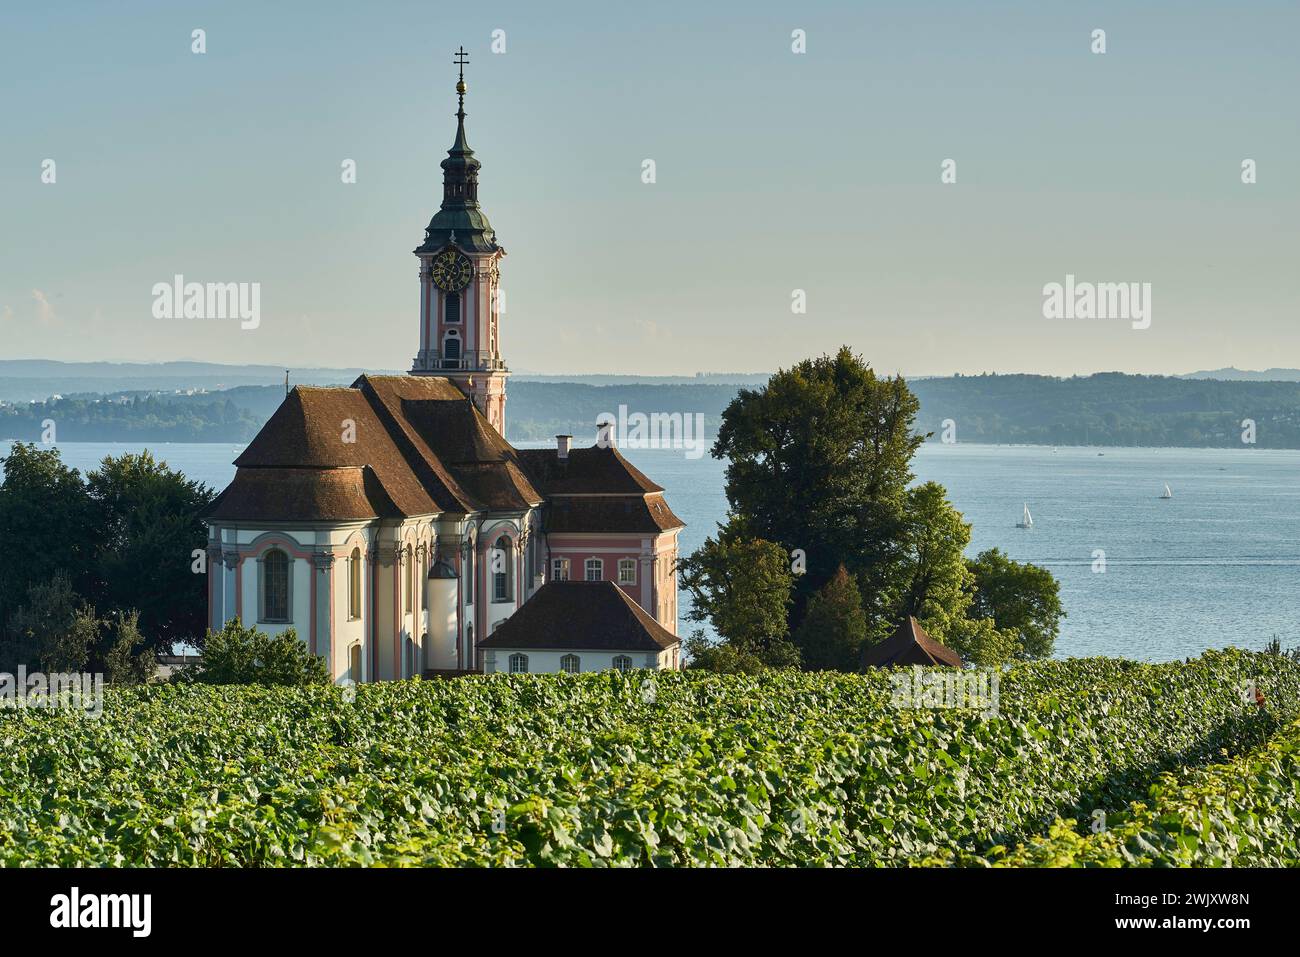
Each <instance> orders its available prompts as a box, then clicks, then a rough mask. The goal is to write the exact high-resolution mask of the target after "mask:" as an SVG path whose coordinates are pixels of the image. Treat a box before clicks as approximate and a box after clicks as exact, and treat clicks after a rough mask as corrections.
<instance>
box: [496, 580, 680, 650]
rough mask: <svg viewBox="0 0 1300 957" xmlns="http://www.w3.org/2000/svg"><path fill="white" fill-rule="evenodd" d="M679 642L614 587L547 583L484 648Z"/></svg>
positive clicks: (657, 646)
mask: <svg viewBox="0 0 1300 957" xmlns="http://www.w3.org/2000/svg"><path fill="white" fill-rule="evenodd" d="M679 641H680V639H679V638H678V637H677V636H676V635H674V634H673V633H672V632H671V631H669V630H668V629H667V628H665V627H664V626H663V625H661V624H659V622H657V621H655V620H654V618H652V617H651V616H650V615H649V614H648V613H647V612H646V611H645V609H644V608H642V607H641V606H640V605H638V604H637V603H636V602H635V601H633V600H632V599H631V598H629V597H628V594H627V592H625V591H623V589H621V588H619V587H618V586H617V585H615V584H614V583H613V582H609V581H600V582H585V581H570V582H558V581H552V582H547V583H546V584H545V585H543V586H542V587H541V588H539V589H538V590H537V593H536V594H535V595H533V597H532V598H530V599H528V601H526V602H524V604H523V607H522V608H520V609H519V610H518V611H516V612H515V613H514V614H513V615H511V616H510V617H509V618H507V619H506V620H505V621H504V622H503V623H502V624H501V626H500V627H499V628H497V630H496V631H494V632H493V633H492V634H491V635H489V636H488V637H487V638H484V639H483V640H482V641H480V642H479V643H478V646H479V647H480V648H534V649H543V648H553V649H555V650H557V651H570V650H572V651H580V650H588V651H663V650H664V649H666V648H671V647H673V646H674V645H676V644H677V643H678V642H679Z"/></svg>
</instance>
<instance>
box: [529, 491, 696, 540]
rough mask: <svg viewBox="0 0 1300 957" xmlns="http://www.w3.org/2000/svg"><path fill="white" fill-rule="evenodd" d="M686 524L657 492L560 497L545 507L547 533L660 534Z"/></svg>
mask: <svg viewBox="0 0 1300 957" xmlns="http://www.w3.org/2000/svg"><path fill="white" fill-rule="evenodd" d="M685 526H686V523H685V522H683V521H682V520H681V519H680V518H678V517H677V516H676V515H674V514H673V511H672V509H670V508H669V507H668V503H667V502H665V501H664V497H663V496H662V495H660V494H659V493H655V494H654V495H640V496H637V495H593V496H590V497H588V496H580V495H573V496H568V495H565V496H559V497H557V498H553V499H551V500H550V502H549V503H548V504H547V506H546V515H545V526H544V527H545V529H546V531H548V532H642V533H645V534H649V535H657V534H658V533H660V532H666V531H669V530H670V529H674V528H684V527H685Z"/></svg>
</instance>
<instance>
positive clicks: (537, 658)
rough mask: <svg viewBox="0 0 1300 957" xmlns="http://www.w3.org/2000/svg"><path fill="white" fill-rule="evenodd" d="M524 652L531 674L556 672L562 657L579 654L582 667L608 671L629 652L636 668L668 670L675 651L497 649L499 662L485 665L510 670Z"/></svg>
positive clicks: (583, 668)
mask: <svg viewBox="0 0 1300 957" xmlns="http://www.w3.org/2000/svg"><path fill="white" fill-rule="evenodd" d="M516 653H522V654H525V655H527V656H528V672H529V674H554V673H556V672H559V671H560V670H561V669H560V659H561V658H563V657H564V656H565V655H570V654H572V655H577V656H578V657H579V658H580V659H582V660H581V670H582V671H584V672H586V671H606V670H608V669H610V668H613V667H614V659H615V658H616V657H618V656H619V655H626V656H627V657H629V658H631V659H632V667H633V668H655V669H666V668H670V667H672V652H671V650H669V651H661V652H659V653H658V654H654V653H652V652H649V653H648V652H644V651H538V650H536V649H530V648H513V649H505V648H495V649H493V650H492V651H491V652H490V653H489V654H491V655H494V656H495V664H492V663H489V664H487V665H486V666H485V670H486V671H488V672H508V671H509V670H510V656H511V655H513V654H516Z"/></svg>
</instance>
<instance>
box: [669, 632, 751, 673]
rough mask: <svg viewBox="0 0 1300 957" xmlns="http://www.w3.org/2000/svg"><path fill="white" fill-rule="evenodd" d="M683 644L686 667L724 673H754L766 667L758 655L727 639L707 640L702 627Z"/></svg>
mask: <svg viewBox="0 0 1300 957" xmlns="http://www.w3.org/2000/svg"><path fill="white" fill-rule="evenodd" d="M685 644H686V649H685V650H686V659H687V665H686V666H687V667H688V668H698V669H699V670H701V671H715V672H717V673H719V674H724V675H756V674H758V673H759V672H761V671H766V670H767V668H768V665H767V663H766V662H765V661H763V659H762V658H760V657H759V656H758V655H756V654H753V653H752V652H749V651H746V650H745V649H744V648H741V647H739V646H737V645H734V644H732V643H731V642H729V641H709V639H708V638H706V637H705V635H704V629H702V628H697V629H696V630H695V631H693V632H691V634H690V635H689V636H688V637H687V639H686V642H685Z"/></svg>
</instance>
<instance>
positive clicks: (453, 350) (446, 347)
mask: <svg viewBox="0 0 1300 957" xmlns="http://www.w3.org/2000/svg"><path fill="white" fill-rule="evenodd" d="M442 357H443V358H444V359H446V360H447V361H448V362H449V363H451V362H455V363H457V365H456V366H450V368H458V367H459V362H460V340H459V339H457V338H456V337H455V336H448V337H447V338H446V339H444V340H443V343H442Z"/></svg>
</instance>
